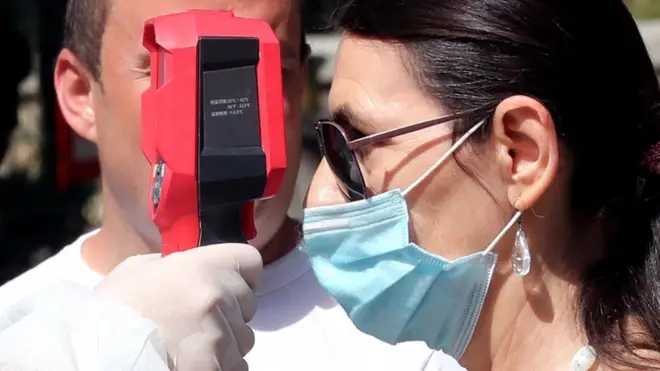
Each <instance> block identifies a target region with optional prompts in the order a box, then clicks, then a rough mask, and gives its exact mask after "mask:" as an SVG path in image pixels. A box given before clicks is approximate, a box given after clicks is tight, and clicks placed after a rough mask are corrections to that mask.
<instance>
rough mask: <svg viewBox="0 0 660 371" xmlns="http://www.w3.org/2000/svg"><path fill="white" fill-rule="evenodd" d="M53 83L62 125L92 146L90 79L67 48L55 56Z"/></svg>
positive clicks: (92, 105)
mask: <svg viewBox="0 0 660 371" xmlns="http://www.w3.org/2000/svg"><path fill="white" fill-rule="evenodd" d="M54 82H55V91H56V92H57V102H58V104H59V106H60V110H61V112H62V115H63V116H64V119H65V120H66V122H67V123H68V124H69V126H70V127H71V129H73V131H75V132H76V133H77V134H78V135H80V136H81V137H83V138H85V139H87V140H89V141H91V142H94V143H96V119H95V112H94V104H93V103H94V99H93V94H92V83H93V78H92V76H91V74H90V73H89V71H87V69H86V68H85V67H83V65H82V63H80V61H79V60H78V58H76V56H75V55H74V54H73V53H72V52H71V51H70V50H69V49H62V51H61V52H60V54H59V55H58V56H57V62H56V64H55V81H54Z"/></svg>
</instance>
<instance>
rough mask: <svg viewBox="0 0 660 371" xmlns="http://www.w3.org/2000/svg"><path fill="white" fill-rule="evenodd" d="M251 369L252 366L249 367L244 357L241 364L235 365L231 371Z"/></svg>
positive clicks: (247, 370)
mask: <svg viewBox="0 0 660 371" xmlns="http://www.w3.org/2000/svg"><path fill="white" fill-rule="evenodd" d="M249 369H250V367H248V363H247V362H246V361H245V360H244V359H242V360H241V362H240V363H239V364H237V365H236V366H234V368H232V369H231V370H229V371H249Z"/></svg>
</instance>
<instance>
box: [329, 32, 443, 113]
mask: <svg viewBox="0 0 660 371" xmlns="http://www.w3.org/2000/svg"><path fill="white" fill-rule="evenodd" d="M404 60H406V57H405V51H403V50H401V49H400V48H399V47H398V46H396V45H393V44H390V43H385V42H380V41H373V40H367V39H362V38H359V37H355V36H352V35H346V36H345V37H344V38H343V39H342V41H341V42H340V44H339V50H338V53H337V62H336V70H335V74H334V78H333V83H332V88H331V90H330V97H329V107H330V110H331V111H338V110H344V111H350V112H351V113H353V114H354V115H355V116H359V117H360V118H361V119H363V121H373V122H378V123H381V124H385V123H386V122H388V121H393V122H392V124H395V123H394V121H396V125H401V124H402V122H401V120H402V119H404V118H406V117H407V119H413V118H414V117H415V116H418V115H421V116H423V117H426V116H428V115H430V114H433V115H435V114H437V113H438V110H437V105H436V104H435V102H434V100H433V99H432V97H430V96H429V95H428V94H426V93H425V92H424V91H423V89H421V88H420V84H419V82H418V80H417V79H416V78H414V77H413V75H412V74H411V73H410V70H409V69H408V68H406V67H405V65H404ZM424 111H429V112H424ZM431 111H433V112H432V113H431ZM388 126H389V125H388Z"/></svg>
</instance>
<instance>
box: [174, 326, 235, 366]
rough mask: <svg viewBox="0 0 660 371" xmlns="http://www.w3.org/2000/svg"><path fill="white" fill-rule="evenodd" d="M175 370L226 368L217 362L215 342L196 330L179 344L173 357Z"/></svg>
mask: <svg viewBox="0 0 660 371" xmlns="http://www.w3.org/2000/svg"><path fill="white" fill-rule="evenodd" d="M174 370H175V371H219V370H226V368H223V367H222V365H221V364H220V363H219V362H218V359H217V354H216V344H215V341H214V340H213V339H211V338H210V337H209V336H208V335H207V334H204V333H201V332H198V333H195V334H193V335H190V336H188V337H187V338H185V339H184V340H183V341H181V343H180V344H179V347H178V350H177V352H176V355H175V357H174Z"/></svg>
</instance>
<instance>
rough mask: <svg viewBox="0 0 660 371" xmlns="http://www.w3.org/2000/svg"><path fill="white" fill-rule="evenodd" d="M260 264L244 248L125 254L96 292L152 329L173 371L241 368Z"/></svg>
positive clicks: (250, 337) (243, 367) (234, 370)
mask: <svg viewBox="0 0 660 371" xmlns="http://www.w3.org/2000/svg"><path fill="white" fill-rule="evenodd" d="M262 269H263V265H262V261H261V256H260V254H259V252H258V251H257V250H256V249H255V248H254V247H252V246H249V245H242V244H221V245H211V246H204V247H199V248H196V249H192V250H189V251H185V252H180V253H174V254H171V255H168V256H166V257H161V256H160V255H159V254H150V255H141V256H136V257H132V258H129V259H127V260H126V261H124V262H123V263H122V264H120V265H119V266H118V267H117V268H116V269H114V270H113V271H112V272H111V273H110V274H109V275H108V276H107V278H105V279H104V280H103V282H102V283H101V284H100V285H99V286H98V287H97V289H96V290H97V291H99V292H101V293H103V294H106V295H108V296H111V297H114V298H115V299H118V300H120V301H121V302H123V303H124V304H127V305H128V306H130V307H132V308H133V309H134V310H136V311H137V312H138V313H140V314H141V315H143V316H145V317H147V318H149V319H151V320H152V321H154V322H155V323H156V324H157V325H158V326H159V328H160V329H161V331H162V335H163V339H164V341H165V347H166V348H167V350H168V353H169V356H170V363H171V364H172V363H173V368H174V369H175V370H178V371H211V370H213V371H218V370H221V371H243V370H248V366H247V363H246V362H245V360H244V359H243V357H244V356H245V355H246V354H247V353H248V352H249V351H250V350H251V349H252V346H253V345H254V333H253V332H252V329H251V328H250V327H249V326H248V325H247V322H249V321H250V320H251V319H252V317H253V316H254V314H255V312H256V310H257V300H256V296H255V294H254V290H255V289H256V288H257V286H258V285H259V284H260V281H261V274H262Z"/></svg>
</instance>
